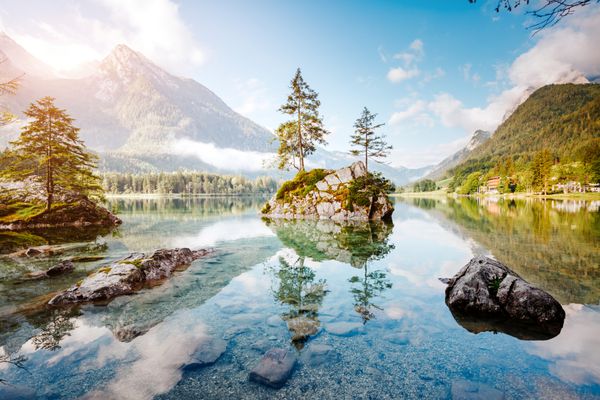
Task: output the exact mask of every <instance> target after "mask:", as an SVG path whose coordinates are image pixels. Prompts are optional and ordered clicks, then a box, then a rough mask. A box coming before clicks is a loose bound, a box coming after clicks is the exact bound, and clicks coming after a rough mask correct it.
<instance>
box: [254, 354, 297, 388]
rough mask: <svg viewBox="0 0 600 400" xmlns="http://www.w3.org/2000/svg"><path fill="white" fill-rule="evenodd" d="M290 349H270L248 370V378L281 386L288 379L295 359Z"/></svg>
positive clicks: (269, 384)
mask: <svg viewBox="0 0 600 400" xmlns="http://www.w3.org/2000/svg"><path fill="white" fill-rule="evenodd" d="M297 359H298V358H297V357H296V355H295V354H294V353H293V352H292V350H290V349H271V350H269V351H267V352H266V353H265V355H264V356H263V357H262V358H261V359H260V361H259V362H258V364H257V365H256V366H255V367H254V368H252V371H250V376H249V378H250V380H251V381H254V382H258V383H261V384H263V385H267V386H271V387H274V388H280V387H282V386H283V385H284V384H285V382H286V381H287V380H288V378H289V377H290V375H291V374H292V371H293V370H294V366H295V365H296V361H297Z"/></svg>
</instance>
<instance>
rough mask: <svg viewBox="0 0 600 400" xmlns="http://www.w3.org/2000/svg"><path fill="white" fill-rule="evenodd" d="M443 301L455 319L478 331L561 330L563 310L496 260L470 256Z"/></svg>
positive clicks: (540, 334) (527, 335)
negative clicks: (470, 258) (469, 259)
mask: <svg viewBox="0 0 600 400" xmlns="http://www.w3.org/2000/svg"><path fill="white" fill-rule="evenodd" d="M446 304H447V305H448V307H449V308H450V310H451V311H452V314H453V315H454V317H455V319H456V320H457V322H459V323H461V325H463V326H464V327H465V328H466V329H468V330H470V331H472V332H474V333H478V332H482V331H486V330H493V331H496V330H499V331H503V332H506V333H508V334H510V335H512V336H516V337H520V338H522V339H548V338H551V337H554V336H556V335H558V333H560V331H561V329H562V326H563V322H564V319H565V311H564V310H563V308H562V306H561V305H560V303H559V302H558V301H556V300H555V299H554V298H553V297H552V296H551V295H550V294H548V293H546V292H545V291H543V290H541V289H538V288H536V287H534V286H533V285H531V284H529V283H528V282H526V281H525V280H523V279H522V278H521V277H520V276H519V275H517V274H516V273H515V272H513V271H512V270H510V269H509V268H508V267H507V266H505V265H504V264H502V263H500V262H499V261H496V260H493V259H490V258H488V257H484V256H479V257H475V258H473V259H472V260H471V261H469V263H468V264H467V265H465V266H464V267H463V268H462V269H461V270H460V271H459V272H458V273H457V274H456V275H455V276H454V277H453V278H451V279H450V280H449V282H448V287H447V288H446Z"/></svg>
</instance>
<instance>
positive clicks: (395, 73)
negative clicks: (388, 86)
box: [387, 67, 421, 83]
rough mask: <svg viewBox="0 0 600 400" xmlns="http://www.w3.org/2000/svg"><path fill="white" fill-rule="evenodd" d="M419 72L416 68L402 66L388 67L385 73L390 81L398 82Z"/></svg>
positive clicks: (417, 74)
mask: <svg viewBox="0 0 600 400" xmlns="http://www.w3.org/2000/svg"><path fill="white" fill-rule="evenodd" d="M420 73H421V72H420V71H419V69H418V68H412V69H404V68H402V67H398V68H390V70H389V71H388V74H387V78H388V79H389V80H390V82H393V83H400V82H402V81H404V80H406V79H410V78H414V77H415V76H419V74H420Z"/></svg>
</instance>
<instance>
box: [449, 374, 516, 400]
mask: <svg viewBox="0 0 600 400" xmlns="http://www.w3.org/2000/svg"><path fill="white" fill-rule="evenodd" d="M451 393H452V400H501V399H504V393H503V392H502V391H500V390H498V389H495V388H493V387H491V386H489V385H486V384H484V383H480V382H472V381H467V380H464V379H457V380H455V381H453V382H452V389H451Z"/></svg>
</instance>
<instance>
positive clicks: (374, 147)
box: [350, 107, 392, 171]
mask: <svg viewBox="0 0 600 400" xmlns="http://www.w3.org/2000/svg"><path fill="white" fill-rule="evenodd" d="M376 117H377V114H372V113H371V111H369V109H368V108H367V107H365V108H364V109H363V112H362V115H361V116H360V118H358V119H357V120H356V122H355V123H354V128H355V130H354V134H353V135H352V136H351V137H350V138H351V140H350V144H351V145H352V146H354V147H356V149H352V150H350V154H352V155H354V156H364V158H365V167H366V169H367V171H368V170H369V158H373V159H374V160H375V161H377V162H382V160H381V159H383V158H386V157H387V156H389V154H390V150H392V146H390V145H388V144H387V143H386V142H385V136H384V135H377V134H376V133H375V129H378V128H381V127H382V126H383V125H385V124H375V122H374V121H375V118H376Z"/></svg>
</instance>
